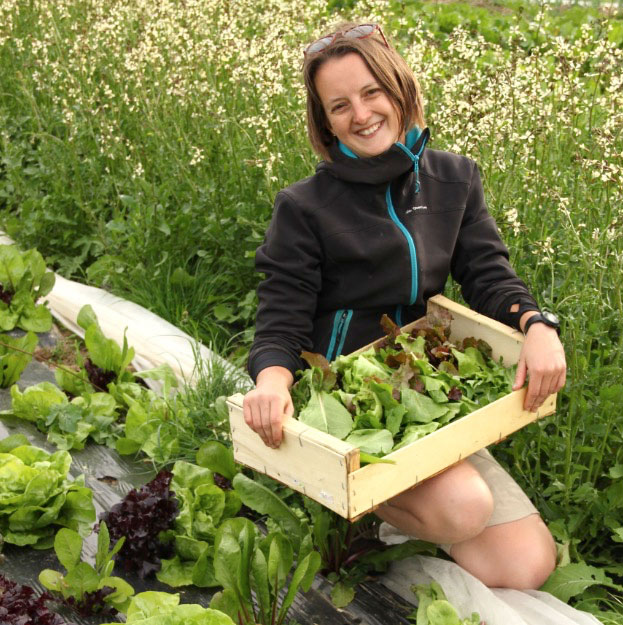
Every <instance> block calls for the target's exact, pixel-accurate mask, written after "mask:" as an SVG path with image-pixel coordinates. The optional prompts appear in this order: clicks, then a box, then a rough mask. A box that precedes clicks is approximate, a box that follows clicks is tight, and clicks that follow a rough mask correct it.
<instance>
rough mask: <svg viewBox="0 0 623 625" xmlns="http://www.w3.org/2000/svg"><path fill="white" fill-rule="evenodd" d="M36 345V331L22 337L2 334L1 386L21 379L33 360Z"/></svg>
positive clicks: (0, 336) (0, 352)
mask: <svg viewBox="0 0 623 625" xmlns="http://www.w3.org/2000/svg"><path fill="white" fill-rule="evenodd" d="M36 346H37V335H36V334H35V333H34V332H27V333H26V334H25V335H24V336H20V337H12V336H9V335H6V334H2V335H0V388H7V387H9V386H11V384H15V383H16V382H17V381H18V380H19V378H20V376H21V375H22V373H23V371H24V369H25V368H26V366H27V365H28V363H29V362H30V361H31V360H32V352H33V350H34V349H35V347H36Z"/></svg>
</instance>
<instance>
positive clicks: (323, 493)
mask: <svg viewBox="0 0 623 625" xmlns="http://www.w3.org/2000/svg"><path fill="white" fill-rule="evenodd" d="M318 494H319V495H320V496H321V497H322V498H323V499H324V500H325V501H327V502H328V503H333V495H331V494H330V493H327V491H326V490H321V491H320V492H319V493H318Z"/></svg>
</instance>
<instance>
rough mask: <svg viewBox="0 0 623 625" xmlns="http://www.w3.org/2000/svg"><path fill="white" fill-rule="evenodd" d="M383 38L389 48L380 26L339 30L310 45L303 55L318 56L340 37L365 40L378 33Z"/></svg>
mask: <svg viewBox="0 0 623 625" xmlns="http://www.w3.org/2000/svg"><path fill="white" fill-rule="evenodd" d="M377 31H378V33H379V34H380V35H381V37H382V38H383V43H384V44H385V46H387V47H388V48H389V44H388V43H387V39H385V35H384V34H383V31H382V30H381V27H380V26H379V25H378V24H359V26H353V27H352V28H349V29H348V30H338V31H337V32H334V33H331V34H330V35H325V36H324V37H321V38H320V39H317V40H316V41H313V42H312V43H310V44H309V45H308V46H307V47H306V48H305V50H304V52H303V55H304V56H309V55H310V54H318V52H322V51H323V50H325V49H326V48H328V47H329V46H330V45H331V44H332V43H333V42H334V41H335V40H336V39H337V38H338V37H344V39H365V38H366V37H370V36H371V35H373V34H374V33H375V32H377Z"/></svg>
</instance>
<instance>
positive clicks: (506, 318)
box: [500, 296, 541, 330]
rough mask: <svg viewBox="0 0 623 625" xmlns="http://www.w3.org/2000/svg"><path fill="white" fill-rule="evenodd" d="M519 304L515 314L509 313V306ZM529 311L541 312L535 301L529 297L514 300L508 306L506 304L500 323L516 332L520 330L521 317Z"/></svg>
mask: <svg viewBox="0 0 623 625" xmlns="http://www.w3.org/2000/svg"><path fill="white" fill-rule="evenodd" d="M514 304H519V308H518V310H517V312H510V308H511V306H513V305H514ZM530 310H534V311H536V312H541V309H540V308H539V307H538V305H537V303H536V301H535V300H534V299H532V298H531V297H529V296H523V297H518V298H514V299H513V301H511V302H510V303H509V304H506V312H505V313H502V314H501V318H500V321H502V323H505V324H506V325H509V326H512V327H513V328H515V329H516V330H521V328H520V326H519V320H520V319H521V316H522V315H523V314H524V313H525V312H528V311H530Z"/></svg>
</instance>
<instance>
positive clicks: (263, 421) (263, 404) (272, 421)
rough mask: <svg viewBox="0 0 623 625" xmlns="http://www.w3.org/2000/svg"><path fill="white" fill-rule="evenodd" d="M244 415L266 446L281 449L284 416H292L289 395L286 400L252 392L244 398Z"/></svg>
mask: <svg viewBox="0 0 623 625" xmlns="http://www.w3.org/2000/svg"><path fill="white" fill-rule="evenodd" d="M284 404H285V405H284ZM243 414H244V420H245V422H246V424H247V425H248V426H249V427H250V428H251V429H252V430H253V431H255V432H257V434H258V435H259V436H260V438H261V439H262V441H263V442H264V444H265V445H268V446H269V447H279V445H280V444H281V439H282V424H283V418H284V415H287V416H289V415H291V414H292V408H291V401H290V400H289V394H288V398H287V399H284V398H283V397H282V396H281V395H279V394H273V393H264V392H260V391H258V390H255V391H251V392H249V393H247V395H246V396H245V398H244V403H243Z"/></svg>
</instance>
